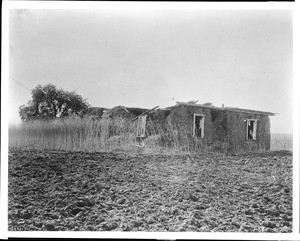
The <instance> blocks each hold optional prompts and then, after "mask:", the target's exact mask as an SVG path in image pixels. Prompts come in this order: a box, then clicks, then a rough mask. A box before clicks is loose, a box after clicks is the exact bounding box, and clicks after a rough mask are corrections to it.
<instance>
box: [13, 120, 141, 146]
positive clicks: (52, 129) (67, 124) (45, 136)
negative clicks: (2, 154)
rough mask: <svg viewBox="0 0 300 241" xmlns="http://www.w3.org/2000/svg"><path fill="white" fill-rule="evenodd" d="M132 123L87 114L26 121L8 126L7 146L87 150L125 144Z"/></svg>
mask: <svg viewBox="0 0 300 241" xmlns="http://www.w3.org/2000/svg"><path fill="white" fill-rule="evenodd" d="M134 124H135V123H127V122H126V120H124V119H116V120H114V121H108V120H94V119H91V118H67V119H55V120H48V121H37V120H36V121H30V122H25V123H22V124H21V125H19V126H11V127H10V128H9V147H12V148H25V149H56V150H87V151H100V150H104V149H109V150H113V149H118V148H121V149H122V148H129V147H130V145H131V144H132V143H134V141H135V140H134V137H135V130H136V128H135V125H134Z"/></svg>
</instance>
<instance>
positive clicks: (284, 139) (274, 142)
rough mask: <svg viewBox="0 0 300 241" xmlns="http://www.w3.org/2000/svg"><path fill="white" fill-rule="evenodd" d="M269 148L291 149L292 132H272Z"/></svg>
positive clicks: (274, 149)
mask: <svg viewBox="0 0 300 241" xmlns="http://www.w3.org/2000/svg"><path fill="white" fill-rule="evenodd" d="M271 150H272V151H278V150H288V151H292V150H293V134H292V133H272V134H271Z"/></svg>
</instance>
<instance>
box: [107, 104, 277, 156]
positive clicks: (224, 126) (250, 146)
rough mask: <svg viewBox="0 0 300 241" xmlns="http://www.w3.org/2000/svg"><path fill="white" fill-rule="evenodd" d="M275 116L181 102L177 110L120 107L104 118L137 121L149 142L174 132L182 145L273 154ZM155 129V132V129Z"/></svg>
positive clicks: (141, 132)
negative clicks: (150, 138) (165, 132)
mask: <svg viewBox="0 0 300 241" xmlns="http://www.w3.org/2000/svg"><path fill="white" fill-rule="evenodd" d="M274 115H275V114H274V113H271V112H265V111H256V110H249V109H241V108H236V107H234V108H233V107H214V106H212V105H211V104H210V103H208V104H207V105H206V104H203V105H200V104H195V102H192V103H190V102H188V103H186V102H177V104H176V105H175V106H170V107H167V108H164V109H159V108H158V106H157V107H155V108H153V109H142V108H127V107H124V106H117V107H114V108H112V109H110V110H107V111H106V112H105V113H104V114H103V116H102V118H115V117H122V118H125V119H128V120H129V121H137V132H136V135H137V137H138V138H140V139H146V138H148V137H149V136H151V135H153V133H155V134H161V133H164V131H165V130H166V128H169V127H170V124H171V126H172V128H174V131H176V134H177V136H178V142H179V145H180V143H186V142H187V140H188V143H189V144H191V145H194V146H195V145H197V144H199V143H200V144H201V145H205V146H214V145H215V146H218V145H222V146H223V147H224V146H226V151H227V152H240V151H245V152H249V151H258V150H270V118H269V116H274ZM154 126H155V131H154V132H153V131H152V129H153V128H154Z"/></svg>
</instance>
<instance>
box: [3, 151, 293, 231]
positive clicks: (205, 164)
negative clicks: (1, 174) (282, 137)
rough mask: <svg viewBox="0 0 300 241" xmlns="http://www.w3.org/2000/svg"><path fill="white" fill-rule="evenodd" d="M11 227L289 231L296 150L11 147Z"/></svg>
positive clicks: (16, 229) (79, 229)
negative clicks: (217, 152)
mask: <svg viewBox="0 0 300 241" xmlns="http://www.w3.org/2000/svg"><path fill="white" fill-rule="evenodd" d="M8 188H9V196H8V222H9V230H10V231H19V230H20V231H21V230H24V231H25V230H31V231H33V230H44V231H75V230H78V231H189V232H291V231H292V155H291V153H290V152H270V153H265V154H256V155H254V154H253V155H238V156H223V155H211V156H204V155H146V154H144V155H143V154H135V155H134V154H126V153H109V152H107V153H106V152H103V153H84V152H64V151H29V150H27V151H20V150H10V152H9V183H8Z"/></svg>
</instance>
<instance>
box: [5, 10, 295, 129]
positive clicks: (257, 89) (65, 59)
mask: <svg viewBox="0 0 300 241" xmlns="http://www.w3.org/2000/svg"><path fill="white" fill-rule="evenodd" d="M9 24H10V27H9V30H10V39H9V43H10V48H9V51H10V53H9V57H10V60H9V77H10V82H9V87H10V90H9V109H10V114H9V122H10V123H18V122H20V119H19V115H18V108H19V106H20V105H22V104H27V102H28V101H29V100H30V99H31V93H30V90H31V89H33V88H34V87H35V86H36V85H38V84H41V85H45V84H48V83H51V84H54V85H56V86H57V87H60V88H63V89H65V90H68V91H73V90H75V91H76V92H77V93H78V94H80V95H82V96H83V97H84V98H87V100H88V102H89V103H90V104H91V105H92V106H95V107H108V108H110V107H114V106H117V105H124V106H127V107H142V108H152V107H154V106H157V105H158V106H160V107H167V106H171V105H174V104H175V103H176V101H190V100H199V101H198V103H200V104H202V103H205V102H212V103H213V104H214V105H215V106H221V105H222V104H225V106H234V107H240V108H248V109H254V110H262V111H270V112H275V113H279V115H276V116H274V117H270V118H271V132H286V133H288V132H289V133H290V132H292V131H293V127H292V120H293V106H292V83H293V80H292V77H293V75H292V73H293V69H292V66H293V62H292V60H293V42H292V40H293V30H292V29H293V21H292V12H291V11H290V10H218V11H217V10H200V9H194V10H188V9H183V10H179V9H177V10H176V9H170V10H166V9H159V10H158V9H152V10H150V9H149V10H141V9H138V10H124V9H123V10H122V9H118V10H117V9H114V10H108V9H107V10H100V9H98V10H33V9H32V10H17V9H15V10H11V11H10V20H9Z"/></svg>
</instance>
